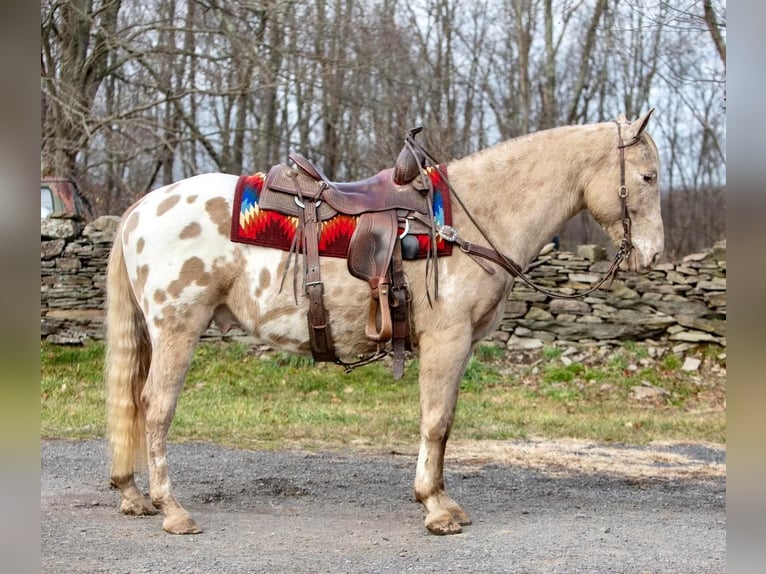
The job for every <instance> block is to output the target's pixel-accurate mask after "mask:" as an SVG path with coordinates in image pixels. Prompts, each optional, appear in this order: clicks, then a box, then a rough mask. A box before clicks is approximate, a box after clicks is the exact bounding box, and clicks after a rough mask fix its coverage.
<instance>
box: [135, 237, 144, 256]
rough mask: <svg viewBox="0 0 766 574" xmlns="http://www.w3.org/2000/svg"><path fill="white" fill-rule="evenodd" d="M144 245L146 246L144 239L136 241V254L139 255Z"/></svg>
mask: <svg viewBox="0 0 766 574" xmlns="http://www.w3.org/2000/svg"><path fill="white" fill-rule="evenodd" d="M145 245H146V241H144V238H143V237H141V238H140V239H139V240H138V243H136V253H141V252H142V251H143V250H144V246H145Z"/></svg>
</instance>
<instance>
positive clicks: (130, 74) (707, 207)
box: [40, 0, 726, 260]
mask: <svg viewBox="0 0 766 574" xmlns="http://www.w3.org/2000/svg"><path fill="white" fill-rule="evenodd" d="M40 55H41V74H40V75H41V106H42V126H41V130H42V132H41V133H42V140H41V141H42V143H41V154H40V161H41V173H43V174H56V175H60V176H64V177H70V178H72V179H74V180H75V181H76V182H77V183H78V185H79V187H80V189H81V191H82V192H83V194H84V195H85V196H86V197H87V199H88V200H89V202H90V203H91V205H92V207H93V210H94V212H95V214H96V215H101V214H119V213H121V212H122V211H123V210H124V209H125V208H126V207H127V206H128V205H130V204H131V203H132V202H133V201H134V200H135V199H136V198H137V197H139V196H140V195H142V194H144V193H146V192H147V191H149V190H151V189H154V188H156V187H159V186H161V185H164V184H167V183H170V182H172V181H175V180H177V179H180V178H182V177H187V176H191V175H195V174H197V173H202V172H207V171H224V172H230V173H245V172H252V171H256V170H263V169H266V168H268V166H271V165H273V164H275V163H279V162H284V161H286V158H287V154H288V152H289V151H290V150H299V151H301V152H302V153H304V154H305V155H307V156H308V157H310V158H311V159H313V160H314V161H315V162H316V163H317V164H319V165H321V166H322V167H323V168H324V171H325V172H326V173H327V175H328V176H329V177H330V178H332V179H336V180H344V179H358V178H361V177H366V176H369V175H371V174H372V173H374V172H375V171H377V170H378V169H381V168H383V167H387V166H390V165H392V164H393V161H394V160H395V158H396V154H397V153H398V151H399V148H400V147H401V142H402V136H403V134H404V132H405V131H406V130H407V129H409V128H411V127H414V126H416V125H423V126H424V127H425V131H424V133H423V135H424V136H425V137H424V141H425V143H426V145H427V147H428V148H430V150H431V151H432V152H433V153H434V155H435V156H436V157H437V158H440V159H442V160H445V161H446V160H448V159H450V158H454V157H460V156H463V155H466V154H468V153H471V152H473V151H476V150H478V149H480V148H482V147H486V146H488V145H492V144H494V143H497V142H498V141H501V140H504V139H508V138H512V137H515V136H519V135H523V134H526V133H529V132H531V131H535V130H540V129H545V128H549V127H554V126H558V125H563V124H572V123H589V122H597V121H606V120H613V119H615V118H616V117H617V116H618V115H619V114H620V113H625V114H626V115H627V116H628V118H636V117H638V115H639V114H640V113H642V112H644V111H646V110H647V109H648V108H650V107H655V108H656V112H655V115H654V117H653V120H652V123H651V125H650V131H651V133H652V135H653V137H654V139H655V140H656V142H657V144H658V146H659V148H660V152H661V156H662V166H663V173H662V181H661V184H662V189H663V200H664V218H665V223H666V257H667V258H668V259H671V260H673V259H677V258H678V257H679V256H682V255H684V254H686V253H689V252H692V251H697V250H700V249H702V248H704V247H707V246H710V245H712V244H713V243H714V242H715V241H717V240H719V239H722V238H724V237H725V232H726V230H725V221H726V215H725V214H726V203H725V182H726V151H725V150H726V123H725V120H726V5H725V2H722V1H720V0H719V1H712V0H680V1H675V2H666V1H662V0H558V1H554V0H505V1H498V0H474V1H472V2H465V1H459V0H409V1H403V0H361V1H359V0H357V1H352V0H315V1H312V2H300V1H297V0H261V1H243V0H240V1H235V2H223V1H219V0H69V1H62V0H42V2H41V54H40ZM561 239H562V247H566V248H571V247H572V246H573V245H576V244H578V243H601V244H604V245H605V244H606V243H607V241H606V240H605V239H604V236H603V235H602V234H601V232H600V231H599V230H598V229H597V228H596V226H595V224H594V223H593V222H592V221H591V220H590V218H589V216H587V215H585V214H583V215H582V216H578V217H577V218H575V219H574V220H573V221H572V222H570V224H569V225H568V226H567V228H566V229H565V230H564V232H563V233H562V236H561Z"/></svg>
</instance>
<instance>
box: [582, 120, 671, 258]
mask: <svg viewBox="0 0 766 574" xmlns="http://www.w3.org/2000/svg"><path fill="white" fill-rule="evenodd" d="M653 112H654V108H652V109H650V110H649V111H648V112H646V113H645V114H644V115H642V116H641V117H640V118H638V119H637V120H635V121H634V122H629V121H628V120H627V119H626V118H625V116H624V115H620V117H619V118H618V119H617V122H616V123H617V126H616V127H615V130H614V134H613V136H612V137H611V138H610V147H609V151H608V160H607V165H608V166H610V167H609V169H602V170H599V172H598V173H597V174H596V175H594V176H593V178H592V179H591V181H590V182H589V184H588V185H587V186H586V188H585V202H586V205H587V207H588V210H589V211H590V213H591V215H592V216H593V218H594V219H595V220H596V221H597V222H598V223H599V224H600V225H601V227H602V228H603V229H604V231H605V232H606V233H607V235H609V237H610V239H611V240H612V241H613V242H614V244H615V245H616V246H618V247H621V248H623V249H624V250H625V251H626V253H627V256H626V258H625V259H624V260H623V262H622V265H621V268H623V269H630V270H632V271H635V272H637V273H647V272H648V271H649V270H650V269H651V268H652V266H654V265H655V264H656V263H657V262H658V261H659V259H660V256H661V255H662V251H663V249H664V243H665V237H664V229H663V224H662V214H661V210H660V188H659V171H660V160H659V153H658V151H657V146H656V145H655V143H654V140H652V138H651V136H649V134H648V133H647V132H646V125H647V123H648V122H649V118H650V117H651V115H652V113H653Z"/></svg>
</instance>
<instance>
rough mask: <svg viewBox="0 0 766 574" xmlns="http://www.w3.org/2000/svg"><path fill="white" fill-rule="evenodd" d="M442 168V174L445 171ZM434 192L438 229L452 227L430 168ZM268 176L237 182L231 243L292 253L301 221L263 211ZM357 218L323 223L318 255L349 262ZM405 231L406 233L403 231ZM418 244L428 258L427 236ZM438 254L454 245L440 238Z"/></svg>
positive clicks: (445, 193)
mask: <svg viewBox="0 0 766 574" xmlns="http://www.w3.org/2000/svg"><path fill="white" fill-rule="evenodd" d="M445 169H446V168H445V167H444V166H442V171H445ZM427 173H428V176H429V177H430V178H431V182H432V183H433V189H434V199H433V212H434V220H435V223H436V224H437V225H452V205H451V203H450V194H449V187H448V186H447V183H446V182H445V181H444V180H443V179H442V177H441V174H440V173H439V171H438V170H436V169H434V168H433V167H429V168H427ZM265 177H266V174H264V173H262V172H257V173H254V174H252V175H242V176H240V178H239V181H238V182H237V188H236V191H235V195H234V205H233V208H232V219H231V240H232V241H235V242H238V243H248V244H252V245H260V246H262V247H272V248H276V249H281V250H283V251H289V250H290V246H291V245H292V243H293V238H294V237H295V230H296V229H297V227H298V218H297V217H291V216H288V215H283V214H282V213H279V212H276V211H271V210H266V209H260V208H259V206H258V199H259V197H260V193H261V190H262V189H263V182H264V180H265ZM357 219H358V217H356V216H349V215H345V214H342V213H339V214H338V215H336V216H335V217H333V218H331V219H328V220H327V221H323V222H322V231H321V234H320V236H319V254H320V255H323V256H326V257H342V258H346V256H347V254H348V246H349V242H350V240H351V235H352V234H353V233H354V229H356V223H357ZM400 231H403V229H400ZM414 237H415V238H416V239H417V240H418V246H419V249H418V254H417V257H416V258H425V257H426V256H427V254H428V242H429V238H428V235H426V234H423V235H414ZM436 246H437V252H438V255H439V256H440V257H443V256H448V255H451V254H452V243H450V242H447V241H444V240H443V239H442V238H441V237H439V236H437V242H436Z"/></svg>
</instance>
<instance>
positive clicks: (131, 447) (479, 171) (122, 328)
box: [105, 111, 663, 534]
mask: <svg viewBox="0 0 766 574" xmlns="http://www.w3.org/2000/svg"><path fill="white" fill-rule="evenodd" d="M650 115H651V111H649V112H648V113H646V114H645V115H643V116H642V117H641V118H639V119H638V120H636V121H634V122H632V123H630V122H628V121H627V120H626V119H625V117H624V116H621V117H620V119H619V120H617V124H615V122H608V123H598V124H591V125H582V126H567V127H560V128H556V129H551V130H546V131H541V132H538V133H535V134H532V135H526V136H523V137H519V138H515V139H512V140H509V141H506V142H503V143H500V144H497V145H494V146H492V147H489V148H487V149H484V150H481V151H479V152H476V153H473V154H471V155H469V156H467V157H464V158H462V159H459V160H456V161H453V162H450V163H449V164H448V177H449V181H450V183H451V185H452V186H453V188H454V190H455V191H456V192H457V193H458V194H459V196H460V197H461V198H462V202H463V205H464V206H465V210H464V209H463V207H461V206H459V205H454V209H453V218H452V225H453V227H454V228H455V229H457V230H458V231H459V233H460V237H461V238H464V239H467V240H470V241H472V242H476V243H477V244H480V243H482V242H483V241H484V239H483V237H486V238H490V237H491V238H492V242H493V243H494V244H495V245H498V246H499V247H500V248H502V250H503V252H504V255H505V256H507V257H508V258H510V259H512V260H513V261H515V262H516V263H517V264H518V265H519V266H520V267H522V268H523V267H526V266H527V265H528V264H529V262H530V261H532V259H533V258H534V257H535V256H536V255H537V254H538V253H539V252H540V249H541V248H542V247H543V246H544V245H545V243H546V242H548V241H549V240H550V239H551V238H552V237H553V236H554V235H556V233H557V232H558V231H559V230H560V229H561V227H562V226H563V225H564V223H565V222H566V221H567V220H569V219H570V218H571V217H572V216H574V215H575V214H576V213H578V212H579V211H581V210H582V209H588V210H589V211H590V213H591V214H592V215H593V217H594V218H595V220H596V221H598V223H599V224H600V225H601V227H602V228H603V229H604V230H605V231H606V233H607V234H608V235H609V236H610V238H611V239H612V240H613V241H614V242H615V243H616V244H619V243H620V241H621V240H622V238H623V231H624V220H625V217H623V209H622V202H621V197H620V196H623V198H625V199H626V204H627V214H628V215H629V218H630V221H631V222H632V229H631V236H630V238H631V240H632V245H633V249H632V250H631V251H630V254H629V256H628V257H627V259H626V260H625V261H623V263H622V266H623V267H628V268H629V269H631V270H633V271H636V272H639V273H643V272H647V271H648V270H649V269H650V268H651V266H652V265H653V264H655V263H656V262H657V261H658V259H659V257H660V254H661V253H662V250H663V226H662V219H661V214H660V192H659V188H658V181H659V177H658V174H659V158H658V153H657V148H656V146H655V144H654V142H653V141H652V139H651V138H650V137H649V135H648V134H646V133H645V131H644V129H645V127H646V124H647V122H648V120H649V117H650ZM618 128H619V129H618ZM620 132H621V135H618V134H619V133H620ZM623 142H625V145H624V146H621V145H620V144H622V143H623ZM628 142H630V143H629V144H628ZM621 156H622V157H621ZM621 176H622V177H621ZM621 181H624V187H623V186H621V185H620V182H621ZM236 184H237V177H236V176H234V175H225V174H220V173H213V174H206V175H199V176H196V177H192V178H189V179H185V180H183V181H179V182H177V183H174V184H172V185H168V186H166V187H163V188H161V189H157V190H155V191H153V192H151V193H149V194H147V195H146V196H145V197H143V198H141V199H140V200H139V201H138V202H136V203H135V204H134V205H133V206H132V207H131V208H130V209H128V211H127V212H126V213H125V215H124V217H123V219H122V222H121V225H120V228H119V230H118V232H117V236H116V239H115V243H114V246H113V249H112V253H111V257H110V260H109V269H108V279H107V289H108V305H107V307H108V308H107V328H108V333H107V344H108V352H107V361H106V369H105V376H106V384H107V391H108V393H107V394H108V399H107V418H108V436H109V445H110V450H111V480H112V483H113V484H114V485H116V486H117V487H118V488H119V490H120V492H121V497H122V502H121V506H120V510H121V511H122V512H124V513H125V514H133V515H142V514H154V513H156V512H157V509H159V510H161V511H162V512H163V514H164V520H163V523H162V526H163V528H164V529H165V530H166V531H168V532H171V533H175V534H189V533H196V532H200V528H199V526H198V525H197V523H196V522H195V521H194V520H193V519H192V517H191V515H190V514H189V513H188V512H187V511H186V510H185V509H184V508H183V506H181V504H180V503H179V502H178V500H177V499H176V497H175V495H174V493H173V488H172V486H171V481H170V477H169V472H168V458H167V450H166V437H167V433H168V428H169V426H170V423H171V420H172V419H173V415H174V412H175V408H176V400H177V398H178V394H179V392H180V390H181V388H182V386H183V384H184V379H185V377H186V373H187V370H188V368H189V364H190V361H191V357H192V353H193V350H194V347H195V345H196V344H197V342H198V340H199V337H200V334H201V333H202V332H203V331H204V330H205V329H206V328H207V327H208V326H209V325H210V324H211V322H215V323H216V324H217V325H218V326H219V327H220V328H222V329H227V328H228V327H230V326H232V325H239V326H241V327H242V328H244V329H246V330H247V331H249V332H250V333H252V334H253V335H254V336H255V337H256V338H258V339H259V340H260V341H262V342H263V343H265V344H269V345H272V346H273V347H275V348H277V349H281V350H285V351H289V352H295V353H302V354H307V353H308V350H309V336H308V329H307V325H306V320H305V318H306V313H307V305H308V303H307V301H306V297H304V296H300V295H299V296H298V300H297V303H296V301H295V299H294V293H293V292H292V291H293V290H292V289H287V288H285V289H281V288H280V281H279V278H280V276H282V274H283V271H284V269H285V266H286V262H287V258H288V253H287V252H285V251H279V250H276V249H271V248H264V247H256V246H252V245H243V244H239V243H233V242H231V241H230V239H229V231H230V222H231V217H232V215H231V214H232V202H233V198H234V193H235V185H236ZM626 195H627V197H625V196H626ZM466 210H467V212H470V213H471V214H472V215H473V221H476V222H477V223H479V225H480V226H481V228H482V229H483V230H484V232H485V234H486V235H485V236H484V235H482V234H481V233H480V232H479V230H478V229H477V227H476V226H475V225H474V224H473V223H472V222H471V220H469V217H468V215H467V213H466ZM425 266H426V263H425V262H424V261H423V260H413V261H405V262H404V268H405V269H404V270H405V273H406V276H407V279H408V282H409V289H410V292H411V294H412V301H411V305H410V309H411V333H410V335H411V339H412V344H413V347H414V351H415V352H416V353H417V354H418V355H419V358H420V374H419V377H420V380H419V383H420V408H421V420H420V433H421V440H420V451H419V455H418V461H417V468H416V472H415V485H414V491H415V497H416V498H417V500H418V501H420V502H421V503H422V504H423V505H424V506H425V509H426V517H425V526H426V528H427V529H428V530H429V531H431V532H433V533H437V534H451V533H456V532H460V531H461V525H466V524H470V519H469V517H468V515H467V514H466V513H465V512H464V511H463V509H462V508H461V507H460V506H459V505H458V503H457V502H455V501H454V500H453V499H452V498H450V496H448V494H447V492H446V490H445V485H444V478H443V467H444V451H445V447H446V444H447V439H448V437H449V435H450V430H451V428H452V422H453V417H454V414H455V404H456V401H457V396H458V389H459V386H460V379H461V377H462V376H463V372H464V370H465V368H466V365H467V363H468V360H469V357H470V355H471V352H472V350H473V347H474V345H475V344H476V343H478V342H479V341H481V340H482V339H484V338H485V337H486V336H487V335H488V334H489V333H490V332H491V331H492V330H493V328H495V326H496V325H497V324H498V322H499V321H500V319H501V317H502V316H503V310H504V307H505V302H506V298H507V296H508V294H509V292H510V290H511V287H512V284H513V277H512V276H511V275H510V274H509V273H506V272H505V271H503V270H502V269H501V268H500V267H498V266H497V265H495V264H490V263H485V264H484V267H486V268H487V269H489V268H494V270H495V271H496V272H494V273H489V272H486V269H484V270H483V269H482V267H481V266H479V265H477V263H476V262H475V261H474V260H473V259H472V258H469V256H468V255H466V253H465V252H464V251H462V250H460V249H455V250H454V254H453V255H452V256H450V257H441V258H439V259H438V274H439V277H440V280H439V283H440V286H439V296H438V298H436V299H434V298H433V297H432V298H431V301H430V302H429V301H428V298H427V296H426V289H427V284H426V277H425ZM321 267H322V277H323V279H324V283H325V293H324V301H325V306H326V308H327V309H328V311H329V314H330V318H331V327H332V333H333V338H334V344H335V349H336V352H337V354H338V355H339V356H346V357H355V356H358V355H360V354H364V353H370V352H372V351H374V350H375V347H374V345H373V344H372V343H371V342H370V341H369V339H367V338H366V337H365V335H364V331H365V318H366V316H367V309H366V305H367V301H368V298H369V287H368V285H367V284H365V282H364V281H360V280H356V279H353V278H351V277H349V275H348V271H347V269H346V262H345V261H344V260H343V259H338V258H329V257H323V258H322V260H321ZM146 456H148V471H149V491H150V492H149V494H150V498H146V497H145V496H144V495H143V494H142V493H141V492H140V491H139V489H138V488H137V486H136V483H135V481H134V473H135V472H136V470H137V468H138V466H139V463H140V462H141V461H142V459H144V457H146ZM144 460H145V459H144Z"/></svg>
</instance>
